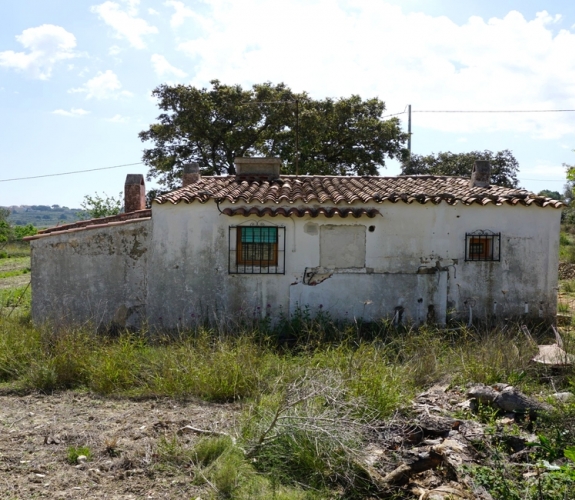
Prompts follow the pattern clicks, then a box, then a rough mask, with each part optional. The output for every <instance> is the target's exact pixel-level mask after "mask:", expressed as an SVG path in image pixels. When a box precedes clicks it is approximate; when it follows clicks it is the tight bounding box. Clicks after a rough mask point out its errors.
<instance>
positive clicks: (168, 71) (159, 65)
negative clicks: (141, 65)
mask: <svg viewBox="0 0 575 500" xmlns="http://www.w3.org/2000/svg"><path fill="white" fill-rule="evenodd" d="M151 61H152V66H153V67H154V71H155V72H156V75H158V76H159V77H161V78H165V77H169V76H175V77H177V78H184V77H185V76H186V72H185V71H182V70H181V69H179V68H176V67H175V66H172V65H171V64H170V63H169V62H168V61H167V60H166V58H165V57H164V56H162V55H160V54H152V57H151Z"/></svg>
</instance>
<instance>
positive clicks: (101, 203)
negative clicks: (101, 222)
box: [79, 193, 123, 219]
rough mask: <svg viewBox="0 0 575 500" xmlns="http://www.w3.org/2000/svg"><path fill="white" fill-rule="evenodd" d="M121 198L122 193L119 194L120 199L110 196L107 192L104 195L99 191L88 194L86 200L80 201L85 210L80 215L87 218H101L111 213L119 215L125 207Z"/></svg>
mask: <svg viewBox="0 0 575 500" xmlns="http://www.w3.org/2000/svg"><path fill="white" fill-rule="evenodd" d="M121 200H122V193H120V194H119V195H118V199H116V198H114V197H113V196H108V195H107V194H106V193H104V196H103V197H102V196H100V195H99V194H98V193H95V194H94V196H90V195H89V194H87V195H85V196H84V201H83V202H82V203H80V206H81V207H82V209H83V212H82V213H80V214H79V215H80V216H81V218H85V219H87V218H90V219H99V218H100V217H108V216H109V215H118V214H119V213H120V212H121V211H122V209H123V207H122V201H121Z"/></svg>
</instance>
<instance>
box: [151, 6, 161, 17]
mask: <svg viewBox="0 0 575 500" xmlns="http://www.w3.org/2000/svg"><path fill="white" fill-rule="evenodd" d="M148 14H150V16H159V15H160V13H159V12H158V11H157V10H155V9H151V8H150V9H148Z"/></svg>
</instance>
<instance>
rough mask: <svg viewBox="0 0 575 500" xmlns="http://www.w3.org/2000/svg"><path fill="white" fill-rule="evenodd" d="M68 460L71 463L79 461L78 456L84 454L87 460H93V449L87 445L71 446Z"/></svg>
mask: <svg viewBox="0 0 575 500" xmlns="http://www.w3.org/2000/svg"><path fill="white" fill-rule="evenodd" d="M67 453H68V455H67V460H68V463H69V464H71V465H75V464H77V463H78V457H80V456H82V455H84V456H85V457H86V460H87V461H88V462H89V461H90V460H92V451H91V450H90V448H88V447H87V446H78V447H76V446H70V447H69V448H68V451H67Z"/></svg>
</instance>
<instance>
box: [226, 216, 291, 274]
mask: <svg viewBox="0 0 575 500" xmlns="http://www.w3.org/2000/svg"><path fill="white" fill-rule="evenodd" d="M228 266H229V273H230V274H285V227H281V226H258V225H257V224H253V225H250V226H231V227H230V228H229V260H228Z"/></svg>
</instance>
